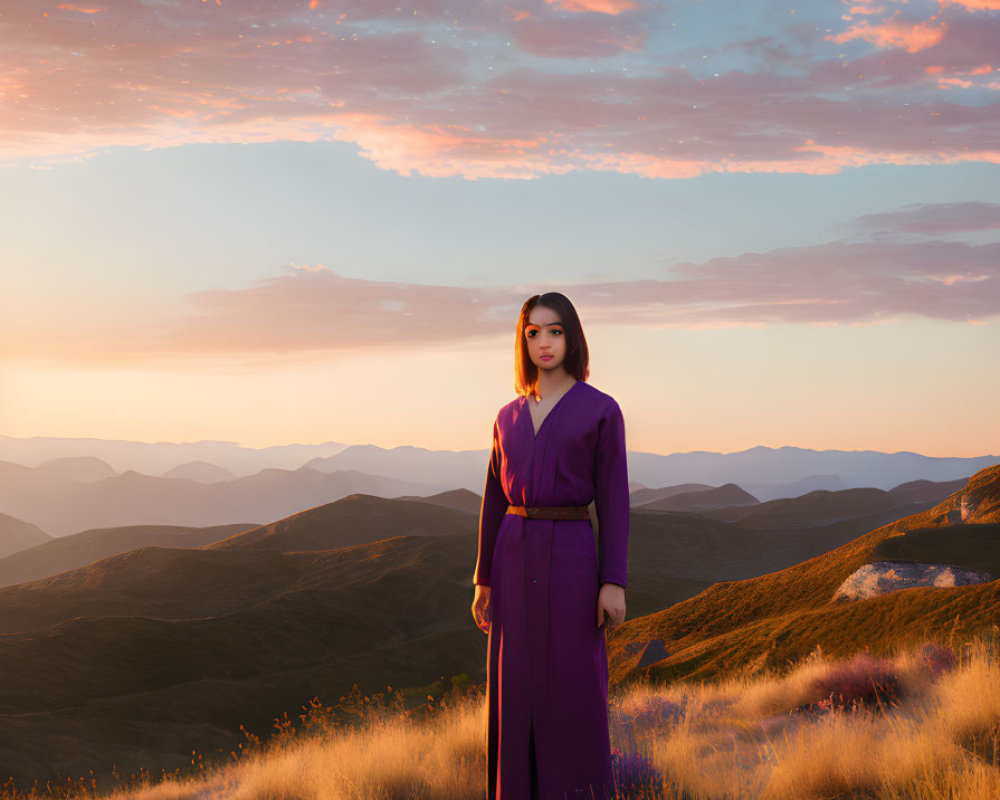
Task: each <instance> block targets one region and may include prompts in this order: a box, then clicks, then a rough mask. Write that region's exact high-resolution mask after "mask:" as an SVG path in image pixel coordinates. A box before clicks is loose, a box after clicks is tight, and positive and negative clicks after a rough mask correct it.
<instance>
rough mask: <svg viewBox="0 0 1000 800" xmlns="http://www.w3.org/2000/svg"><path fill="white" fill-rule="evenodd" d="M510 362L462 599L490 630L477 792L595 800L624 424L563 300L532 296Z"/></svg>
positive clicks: (607, 767)
mask: <svg viewBox="0 0 1000 800" xmlns="http://www.w3.org/2000/svg"><path fill="white" fill-rule="evenodd" d="M514 361H515V390H516V391H517V393H518V395H519V397H518V398H517V399H515V400H513V401H511V402H510V403H508V404H507V405H505V406H504V407H503V408H501V409H500V412H499V413H498V414H497V418H496V421H495V422H494V424H493V452H492V454H491V457H490V463H489V467H488V469H487V474H486V489H485V491H484V493H483V502H482V507H481V509H480V516H479V556H478V560H477V563H476V572H475V579H474V581H475V584H476V589H475V592H476V594H475V599H474V600H473V603H472V614H473V617H474V618H475V620H476V624H477V625H478V626H479V627H480V628H481V629H482V630H483V631H484V632H486V633H488V635H489V640H488V646H487V650H488V653H489V655H488V661H487V670H486V672H487V685H488V692H487V694H488V704H489V713H488V716H489V726H488V733H487V745H488V747H487V750H488V758H487V768H488V775H489V783H488V790H487V798H488V800H529V798H531V799H532V800H564V798H575V797H584V798H604V797H607V796H608V793H609V791H610V785H611V747H610V740H609V734H608V662H607V651H606V649H605V639H604V631H605V629H604V624H605V620H606V619H607V622H608V624H609V625H618V624H620V623H621V622H622V620H624V618H625V572H626V551H627V546H628V522H629V517H628V515H629V496H628V473H627V469H626V465H625V424H624V420H623V419H622V413H621V410H620V409H619V407H618V404H617V403H616V402H615V400H614V399H613V398H612V397H610V396H609V395H607V394H604V393H603V392H601V391H599V390H597V389H595V388H594V387H592V386H591V385H590V384H588V383H586V379H587V376H588V375H589V374H590V369H589V353H588V350H587V342H586V339H585V338H584V336H583V329H582V328H581V326H580V320H579V317H577V314H576V310H575V309H574V308H573V305H572V303H570V301H569V299H568V298H566V297H565V296H564V295H562V294H560V293H558V292H548V293H546V294H543V295H534V296H532V297H530V298H528V300H527V301H526V302H525V304H524V306H523V307H522V308H521V314H520V317H519V318H518V323H517V342H516V344H515V348H514ZM591 501H593V502H595V504H596V507H597V523H598V533H599V536H600V563H599V564H598V558H597V547H596V546H595V544H594V532H593V529H592V528H591V525H590V516H589V514H588V510H587V506H588V504H590V503H591Z"/></svg>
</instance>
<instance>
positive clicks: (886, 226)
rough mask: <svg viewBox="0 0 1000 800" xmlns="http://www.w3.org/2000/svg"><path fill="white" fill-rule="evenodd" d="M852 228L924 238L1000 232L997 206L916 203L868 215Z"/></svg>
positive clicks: (999, 209) (999, 208)
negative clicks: (948, 234) (964, 233)
mask: <svg viewBox="0 0 1000 800" xmlns="http://www.w3.org/2000/svg"><path fill="white" fill-rule="evenodd" d="M851 227H854V228H857V229H861V230H868V231H873V232H878V233H880V234H883V235H891V234H894V233H915V234H921V235H924V236H931V235H940V234H947V233H962V232H968V231H988V230H997V229H1000V204H997V203H980V202H967V203H914V204H913V205H909V206H904V207H903V208H901V209H900V210H899V211H888V212H885V213H882V214H865V215H864V216H861V217H858V218H857V219H856V220H854V221H853V222H852V223H851Z"/></svg>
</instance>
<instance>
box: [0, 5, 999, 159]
mask: <svg viewBox="0 0 1000 800" xmlns="http://www.w3.org/2000/svg"><path fill="white" fill-rule="evenodd" d="M994 5H995V4H991V3H990V2H989V1H988V0H984V1H983V2H978V3H976V2H972V0H969V2H963V3H957V2H952V3H950V4H946V5H945V6H944V7H943V8H942V9H941V11H940V12H939V13H938V14H937V15H935V16H934V17H933V18H929V19H919V18H916V17H912V16H911V17H908V18H906V19H904V18H903V17H901V16H900V15H899V13H898V12H899V11H900V9H901V8H906V7H907V6H906V4H900V3H894V2H886V3H883V4H876V3H868V2H855V3H850V4H845V6H844V9H843V11H844V13H842V14H841V16H842V17H843V19H841V18H840V17H832V18H831V23H830V24H831V26H832V27H831V30H830V32H829V33H824V32H823V31H822V30H821V28H820V26H814V25H801V24H796V25H789V26H788V27H786V28H784V29H778V30H776V32H775V33H774V34H773V35H771V36H766V37H760V36H757V37H754V38H752V39H748V40H746V41H729V42H724V43H723V44H721V45H720V46H719V48H718V51H717V54H718V55H720V56H723V55H724V56H726V57H727V60H726V61H725V62H724V63H725V66H720V69H719V70H718V72H707V71H706V70H705V69H704V66H705V65H706V64H707V63H711V62H707V61H703V60H701V59H700V58H697V59H696V58H694V57H693V54H692V57H691V58H690V59H688V58H687V57H685V56H684V55H683V51H681V50H674V51H671V50H659V49H657V50H652V49H651V48H652V47H653V44H651V42H652V41H653V39H654V38H656V39H657V41H658V43H657V44H656V47H658V48H663V47H665V45H664V44H663V43H662V42H663V41H664V36H663V32H664V31H668V30H670V25H671V23H672V7H671V6H667V5H662V4H647V3H639V2H631V1H630V0H559V2H555V1H553V2H546V1H545V0H526V2H520V3H513V4H504V3H500V2H491V3H470V4H458V3H454V2H445V1H444V0H418V2H416V3H410V4H407V5H406V6H405V8H404V7H403V6H399V7H396V6H395V5H393V4H389V5H388V6H385V5H382V4H373V3H368V2H364V0H337V1H336V2H334V0H318V1H317V2H310V3H300V4H297V5H296V6H295V7H294V8H293V7H292V6H291V5H289V6H288V7H287V8H286V7H281V8H283V9H284V10H281V9H276V8H275V7H273V6H272V5H271V4H261V3H243V2H241V3H235V2H222V3H221V4H216V3H183V4H179V3H135V2H127V1H126V0H102V2H94V3H86V4H69V3H67V4H62V5H60V6H51V7H46V8H42V7H40V6H39V5H38V4H37V3H34V2H31V1H30V0H10V1H9V2H7V3H5V4H4V8H3V10H2V12H0V36H2V37H3V40H4V41H5V43H6V44H5V46H4V47H3V48H0V112H2V113H0V120H2V122H0V162H3V161H7V162H8V163H10V162H11V161H17V160H19V159H36V160H46V159H50V158H51V159H59V158H62V159H65V158H67V157H74V156H75V157H82V156H86V155H87V154H91V153H93V152H96V151H99V150H101V149H102V148H107V147H112V146H118V145H125V146H142V147H163V146H172V145H177V144H183V143H188V142H261V141H276V140H296V141H317V140H343V141H349V142H353V143H355V144H357V145H358V147H359V148H360V150H361V153H362V155H364V156H365V157H367V158H369V159H371V160H372V161H374V162H375V163H376V164H378V165H379V166H380V167H383V168H385V169H389V170H395V171H397V172H400V173H402V174H421V175H428V176H449V175H459V176H464V177H466V178H485V177H504V178H531V177H536V176H540V175H547V174H561V173H566V172H570V171H574V170H611V171H617V172H623V173H631V174H637V175H642V176H645V177H649V178H684V177H692V176H697V175H703V174H706V173H712V172H757V171H763V172H798V173H804V174H829V173H832V172H837V171H840V170H842V169H844V168H846V167H856V166H864V165H867V164H948V163H959V162H965V161H980V162H991V163H1000V144H998V132H1000V131H998V122H997V120H998V118H1000V117H998V114H997V112H996V108H997V103H996V101H995V99H994V98H995V92H996V91H997V90H998V89H1000V82H998V81H997V79H996V75H995V71H994V69H995V65H993V62H995V60H996V58H995V57H996V42H997V41H998V40H1000V15H997V14H995V13H993V8H994ZM832 8H833V7H832ZM833 10H834V12H835V11H836V9H835V8H834V9H833ZM838 25H839V30H838V29H837V27H835V26H838ZM654 34H657V37H654V36H653V35H654ZM845 51H846V52H845ZM737 56H738V57H739V59H740V60H739V63H738V64H735V63H734V62H733V60H732V59H733V58H734V57H737ZM689 61H690V63H688V62H689ZM696 62H697V63H696ZM903 98H905V100H904V99H903Z"/></svg>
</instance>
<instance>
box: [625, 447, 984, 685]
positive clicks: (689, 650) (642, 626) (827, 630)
mask: <svg viewBox="0 0 1000 800" xmlns="http://www.w3.org/2000/svg"><path fill="white" fill-rule="evenodd" d="M996 522H1000V465H998V466H996V467H992V468H989V469H985V470H982V471H980V472H978V473H976V475H974V476H973V477H972V478H971V479H970V480H969V482H968V483H967V484H966V485H965V486H964V487H963V488H962V489H960V490H959V491H957V492H955V493H954V494H952V495H951V496H950V497H948V498H947V499H945V500H943V501H942V502H940V503H938V504H937V505H935V506H934V507H933V508H931V509H929V510H927V511H924V512H921V513H919V514H913V515H911V516H908V517H905V518H903V519H901V520H898V521H896V522H893V523H890V524H888V525H884V526H882V527H880V528H877V529H876V530H873V531H870V532H869V533H866V534H864V535H862V536H860V537H858V538H856V539H854V540H853V541H850V542H848V543H846V544H844V545H842V546H840V547H838V548H836V549H834V550H832V551H830V552H828V553H824V554H823V555H820V556H817V557H815V558H811V559H809V560H808V561H805V562H803V563H800V564H796V565H795V566H792V567H788V568H786V569H783V570H780V571H778V572H774V573H771V574H767V575H762V576H760V577H757V578H752V579H748V580H743V581H734V582H724V583H717V584H715V585H713V586H711V587H710V588H708V589H707V590H705V591H704V592H702V593H701V594H699V595H697V596H696V597H693V598H690V599H688V600H685V601H683V602H681V603H678V604H676V605H674V606H671V607H670V608H668V609H665V610H663V611H660V612H657V613H653V614H649V615H647V616H645V617H642V618H639V619H633V620H630V621H627V622H626V623H625V624H624V625H622V626H621V627H619V628H618V629H617V630H615V631H612V632H610V635H609V641H608V646H609V660H610V666H611V671H612V675H613V679H614V680H615V681H631V680H637V679H644V678H651V679H654V680H662V681H666V680H670V679H674V678H689V677H697V678H708V677H715V676H718V675H722V674H726V673H731V672H732V671H733V670H736V669H749V670H753V669H763V668H774V667H780V666H782V665H784V664H787V663H788V662H789V660H795V659H798V658H801V657H803V656H804V655H806V654H807V653H809V652H810V651H811V650H812V649H813V648H815V647H816V646H817V645H821V646H822V648H823V650H824V651H825V652H828V653H831V654H841V655H846V654H848V653H850V652H852V651H853V650H855V649H858V648H860V647H863V646H869V647H870V648H871V649H872V650H873V651H886V650H888V649H889V648H892V647H894V646H897V645H900V644H903V643H906V642H910V641H914V640H916V639H919V638H928V637H940V636H949V635H950V636H952V637H957V638H959V639H961V638H964V637H968V636H970V635H972V634H973V633H974V632H976V631H979V630H982V629H983V628H984V627H986V626H988V625H991V624H997V623H1000V582H998V581H993V582H991V583H987V584H980V585H976V586H965V587H955V588H948V589H944V588H926V589H907V590H902V591H899V592H894V593H891V594H889V595H886V596H883V597H879V598H874V599H872V600H865V601H860V602H854V603H848V604H836V603H834V602H833V601H832V597H833V594H834V592H835V590H836V589H837V587H838V586H840V584H841V583H842V582H843V581H844V580H845V579H846V578H847V577H848V576H849V575H850V574H851V573H853V572H854V571H855V570H857V569H858V568H859V567H861V566H862V565H863V564H866V563H868V562H870V561H876V560H881V558H882V556H881V554H880V551H879V550H878V547H879V545H880V544H882V543H883V542H886V543H887V544H886V546H888V542H889V541H891V538H892V537H904V538H903V541H904V542H905V537H906V535H907V534H908V533H909V532H911V531H912V532H919V533H918V539H916V540H915V541H916V542H918V543H920V542H924V541H925V540H926V539H927V537H930V536H932V534H931V533H928V532H927V531H937V537H938V538H937V539H936V540H934V547H933V548H931V549H932V550H933V554H934V555H935V558H936V559H940V560H942V561H944V562H945V563H953V564H959V565H965V564H964V563H963V560H964V559H968V558H969V554H970V548H969V545H968V540H967V537H968V536H973V535H974V534H975V532H976V531H977V530H978V531H980V532H983V533H986V535H987V537H989V536H990V535H991V534H990V531H992V530H993V525H994V524H995V523H996ZM957 523H960V524H961V527H962V529H963V533H964V534H966V536H964V537H959V538H955V537H953V536H950V535H949V534H950V533H953V532H954V531H955V530H956V528H955V526H956V524H957ZM972 526H976V527H975V528H974V527H972ZM919 546H921V547H925V548H926V545H925V544H919ZM928 552H929V551H928ZM986 553H987V549H986V548H984V549H983V551H982V553H977V555H976V558H977V559H978V560H977V562H976V563H977V565H978V566H980V567H981V568H985V569H987V570H988V571H990V572H991V574H994V575H1000V564H997V563H995V562H991V561H989V559H986V555H985V554H986ZM984 559H986V560H985V561H984ZM969 566H971V564H969ZM650 639H661V640H662V641H663V642H664V645H665V647H666V651H667V652H668V653H669V656H668V657H667V658H666V659H664V660H662V661H660V662H657V663H656V664H654V665H652V666H647V667H644V668H642V669H639V668H638V667H637V660H638V657H637V655H636V653H637V652H638V651H639V649H641V645H642V643H644V642H646V641H649V640H650Z"/></svg>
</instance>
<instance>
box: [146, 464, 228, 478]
mask: <svg viewBox="0 0 1000 800" xmlns="http://www.w3.org/2000/svg"><path fill="white" fill-rule="evenodd" d="M160 477H161V478H186V479H187V480H191V481H198V482H199V483H222V481H230V480H233V478H235V477H236V476H235V475H233V473H231V472H230V471H229V470H228V469H225V468H224V467H220V466H218V465H216V464H209V463H208V462H207V461H189V462H188V463H187V464H179V465H178V466H176V467H174V468H173V469H168V470H167V471H166V472H164V473H163V474H162V475H161V476H160Z"/></svg>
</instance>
